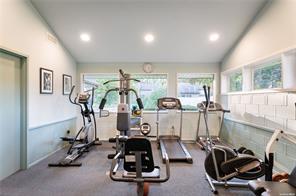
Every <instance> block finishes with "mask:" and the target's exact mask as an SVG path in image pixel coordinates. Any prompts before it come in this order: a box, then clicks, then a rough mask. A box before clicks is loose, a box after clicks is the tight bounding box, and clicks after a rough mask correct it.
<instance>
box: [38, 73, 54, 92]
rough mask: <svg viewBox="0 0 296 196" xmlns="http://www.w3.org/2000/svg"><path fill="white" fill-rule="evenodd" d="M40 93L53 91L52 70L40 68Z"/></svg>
mask: <svg viewBox="0 0 296 196" xmlns="http://www.w3.org/2000/svg"><path fill="white" fill-rule="evenodd" d="M40 93H41V94H52V93H53V71H52V70H49V69H44V68H40Z"/></svg>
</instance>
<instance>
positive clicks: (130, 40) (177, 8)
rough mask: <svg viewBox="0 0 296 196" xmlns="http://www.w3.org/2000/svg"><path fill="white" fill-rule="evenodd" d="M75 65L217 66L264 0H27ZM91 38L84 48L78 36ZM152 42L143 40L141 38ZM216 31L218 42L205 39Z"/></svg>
mask: <svg viewBox="0 0 296 196" xmlns="http://www.w3.org/2000/svg"><path fill="white" fill-rule="evenodd" d="M32 2H33V5H34V6H35V7H36V9H37V10H38V11H39V12H40V14H41V15H42V16H43V17H44V18H45V20H46V21H47V22H48V24H49V25H50V26H51V27H52V29H53V30H54V31H55V33H56V34H57V36H58V37H59V39H60V40H61V41H62V42H63V44H64V46H65V47H66V48H67V49H68V50H69V51H70V53H71V54H72V55H73V56H74V58H75V59H76V61H77V62H80V63H96V62H200V63H215V62H220V61H221V60H222V59H223V57H224V55H225V54H226V52H227V51H228V50H229V49H230V48H231V46H232V45H233V44H234V43H235V41H236V40H237V39H238V38H239V36H240V35H241V34H242V32H243V31H244V29H245V28H246V27H247V25H248V24H249V23H250V22H251V21H252V19H253V18H254V16H255V15H256V13H257V12H258V11H259V10H260V8H261V7H262V6H263V5H264V3H266V0H32ZM82 32H87V33H89V34H90V35H91V41H90V42H89V43H83V42H82V41H81V40H80V38H79V35H80V34H81V33H82ZM147 32H150V33H153V34H154V35H155V41H154V43H152V44H147V43H145V42H144V41H143V36H144V34H145V33H147ZM211 32H218V33H219V34H220V36H221V37H220V40H219V41H218V42H216V43H211V42H209V40H208V36H209V34H210V33H211Z"/></svg>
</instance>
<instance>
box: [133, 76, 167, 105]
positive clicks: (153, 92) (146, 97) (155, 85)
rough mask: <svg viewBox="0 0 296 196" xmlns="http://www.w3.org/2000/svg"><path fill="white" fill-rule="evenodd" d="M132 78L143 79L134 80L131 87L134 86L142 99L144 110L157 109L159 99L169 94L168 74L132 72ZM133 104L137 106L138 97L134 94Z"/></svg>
mask: <svg viewBox="0 0 296 196" xmlns="http://www.w3.org/2000/svg"><path fill="white" fill-rule="evenodd" d="M131 78H136V79H138V80H140V81H141V82H134V81H132V82H131V88H134V89H135V90H136V91H137V93H138V96H139V97H140V98H141V99H142V102H143V104H144V110H156V108H157V99H158V98H161V97H166V96H167V89H168V82H167V74H131ZM132 106H137V103H136V98H135V96H134V95H133V94H132V96H131V107H132Z"/></svg>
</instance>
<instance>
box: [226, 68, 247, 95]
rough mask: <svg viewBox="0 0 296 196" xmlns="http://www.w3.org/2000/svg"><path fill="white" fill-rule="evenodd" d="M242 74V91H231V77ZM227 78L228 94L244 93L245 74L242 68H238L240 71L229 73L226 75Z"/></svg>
mask: <svg viewBox="0 0 296 196" xmlns="http://www.w3.org/2000/svg"><path fill="white" fill-rule="evenodd" d="M239 72H240V73H241V74H242V87H241V88H242V89H241V90H240V91H231V90H230V85H231V84H230V77H231V75H232V74H235V73H239ZM226 77H227V92H228V93H238V92H242V91H243V86H244V73H243V69H242V68H238V69H235V70H233V71H231V72H229V73H227V75H226Z"/></svg>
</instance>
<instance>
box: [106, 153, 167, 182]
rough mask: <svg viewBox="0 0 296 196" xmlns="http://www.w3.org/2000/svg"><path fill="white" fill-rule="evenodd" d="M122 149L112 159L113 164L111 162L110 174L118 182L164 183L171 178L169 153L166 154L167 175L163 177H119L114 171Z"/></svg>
mask: <svg viewBox="0 0 296 196" xmlns="http://www.w3.org/2000/svg"><path fill="white" fill-rule="evenodd" d="M120 155H121V151H120V152H118V153H117V154H116V155H115V157H114V158H113V159H112V164H111V169H110V173H109V176H110V178H111V179H112V180H113V181H118V182H150V183H163V182H166V181H168V180H169V178H170V175H171V173H170V162H169V158H168V155H167V154H165V167H166V175H165V177H163V178H140V179H137V178H124V177H119V176H116V172H114V168H115V166H116V165H117V164H118V159H119V158H120Z"/></svg>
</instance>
